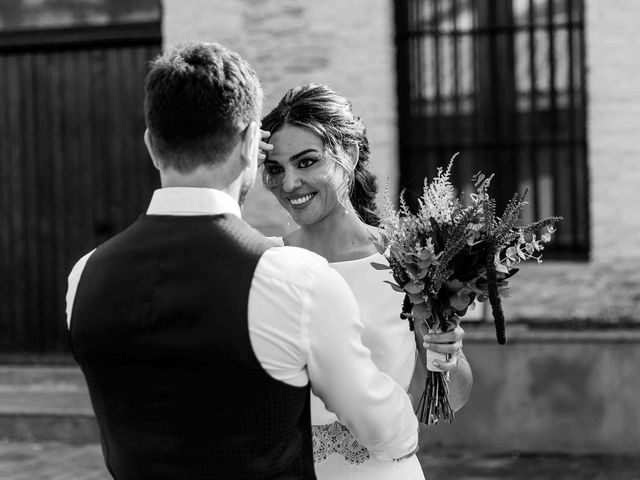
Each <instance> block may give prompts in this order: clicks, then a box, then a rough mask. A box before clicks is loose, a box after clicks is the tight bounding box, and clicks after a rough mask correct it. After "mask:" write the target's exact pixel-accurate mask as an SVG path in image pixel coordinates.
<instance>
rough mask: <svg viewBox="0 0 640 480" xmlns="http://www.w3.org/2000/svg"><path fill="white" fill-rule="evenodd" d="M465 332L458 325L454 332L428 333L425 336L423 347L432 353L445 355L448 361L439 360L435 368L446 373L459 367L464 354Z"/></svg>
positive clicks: (435, 363)
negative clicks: (459, 361)
mask: <svg viewBox="0 0 640 480" xmlns="http://www.w3.org/2000/svg"><path fill="white" fill-rule="evenodd" d="M463 337H464V330H463V329H462V327H461V326H460V325H459V324H458V325H457V326H456V327H455V328H454V329H453V330H451V331H449V332H445V333H426V334H425V335H424V336H423V347H424V348H426V349H427V350H431V351H432V352H438V353H444V354H446V355H447V360H437V361H435V362H434V366H436V367H438V368H440V369H442V370H444V371H445V372H447V371H450V370H453V369H454V368H455V367H456V366H457V365H458V359H459V358H460V354H461V353H462V338H463Z"/></svg>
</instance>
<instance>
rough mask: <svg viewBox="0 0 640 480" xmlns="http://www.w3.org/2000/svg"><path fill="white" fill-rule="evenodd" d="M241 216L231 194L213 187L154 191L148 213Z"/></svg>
mask: <svg viewBox="0 0 640 480" xmlns="http://www.w3.org/2000/svg"><path fill="white" fill-rule="evenodd" d="M222 213H231V214H233V215H236V216H237V217H240V216H241V214H240V206H239V205H238V202H237V201H236V200H234V199H233V197H231V196H230V195H229V194H227V193H225V192H223V191H221V190H214V189H212V188H195V187H169V188H160V189H158V190H156V191H155V192H153V197H152V198H151V202H150V203H149V208H148V209H147V215H219V214H222Z"/></svg>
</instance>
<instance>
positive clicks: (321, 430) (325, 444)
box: [311, 422, 371, 465]
mask: <svg viewBox="0 0 640 480" xmlns="http://www.w3.org/2000/svg"><path fill="white" fill-rule="evenodd" d="M311 431H312V433H313V462H314V463H316V464H318V463H322V462H324V461H325V460H326V459H327V458H328V457H329V456H330V455H332V454H334V453H336V454H338V455H341V456H342V457H343V458H344V459H345V460H346V461H347V462H348V463H350V464H352V465H359V464H361V463H364V462H366V461H367V460H368V459H369V458H371V456H370V455H369V450H367V448H366V447H365V446H364V445H362V444H361V443H360V442H358V441H357V440H356V439H355V438H354V436H353V435H352V434H351V432H350V431H349V429H348V428H347V427H345V426H344V425H342V424H341V423H339V422H334V423H330V424H328V425H312V427H311Z"/></svg>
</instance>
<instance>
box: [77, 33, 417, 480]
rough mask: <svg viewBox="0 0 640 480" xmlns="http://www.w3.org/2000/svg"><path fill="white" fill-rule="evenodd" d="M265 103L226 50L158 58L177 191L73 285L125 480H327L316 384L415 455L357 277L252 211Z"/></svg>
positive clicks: (190, 47) (409, 420)
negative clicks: (369, 339)
mask: <svg viewBox="0 0 640 480" xmlns="http://www.w3.org/2000/svg"><path fill="white" fill-rule="evenodd" d="M262 96H263V94H262V89H261V87H260V83H259V81H258V78H257V77H256V74H255V73H254V71H253V70H252V69H251V67H250V66H249V65H248V64H247V62H245V61H244V60H243V59H242V58H241V57H240V56H239V55H237V54H236V53H234V52H232V51H230V50H228V49H226V48H224V47H222V46H221V45H218V44H195V43H192V44H183V45H179V46H177V47H175V48H172V49H170V50H169V51H167V52H166V53H165V54H164V55H162V56H161V57H159V58H158V59H156V60H155V62H154V63H153V64H152V67H151V71H150V72H149V74H148V77H147V80H146V84H145V117H146V123H147V131H146V132H145V137H144V140H145V143H146V145H147V147H148V150H149V153H150V155H151V158H152V160H153V163H154V165H155V166H156V167H157V169H158V170H159V172H160V178H161V182H162V188H161V189H159V190H157V191H156V192H155V193H154V195H153V198H152V199H151V203H150V205H149V208H148V210H147V212H146V214H145V215H142V216H141V217H140V218H139V219H138V220H137V221H136V222H135V223H134V224H133V225H131V226H130V227H129V228H127V229H126V230H125V231H124V232H122V233H120V234H119V235H116V236H115V237H114V238H112V239H111V240H109V241H107V242H106V243H104V244H102V245H100V246H99V247H98V248H97V249H96V250H94V251H93V252H91V253H89V254H87V255H85V256H84V257H83V258H82V259H81V260H80V261H79V262H78V263H77V264H76V266H75V267H74V268H73V270H72V272H71V274H70V276H69V290H68V293H67V314H68V321H69V325H70V342H71V347H72V351H73V354H74V356H75V358H76V360H77V362H78V363H79V364H80V366H81V367H82V371H83V373H84V375H85V378H86V380H87V384H88V386H89V392H90V394H91V401H92V405H93V409H94V411H95V414H96V417H97V420H98V424H99V426H100V431H101V435H102V448H103V452H104V458H105V462H106V465H107V467H108V469H109V471H110V472H111V474H112V475H113V477H114V478H115V479H117V480H129V479H180V480H182V479H218V478H219V479H313V478H315V475H314V471H313V458H312V446H311V427H310V413H309V390H310V387H311V388H312V389H313V391H314V392H315V393H316V394H317V395H318V396H320V397H321V398H322V399H323V400H324V402H325V403H326V405H327V407H328V408H329V409H330V410H332V411H334V412H336V414H337V415H338V417H339V418H340V420H341V422H343V423H344V424H345V425H347V426H348V427H349V428H350V429H351V430H352V432H353V433H354V435H355V436H356V437H357V438H358V439H359V440H360V441H361V442H362V443H363V444H365V445H366V446H367V447H368V448H369V449H370V451H371V452H372V454H373V455H375V456H377V457H379V458H381V459H395V458H401V457H404V456H407V455H409V454H411V453H412V452H414V450H415V449H416V445H417V429H418V424H417V421H416V417H415V415H414V413H413V411H412V408H411V404H410V402H409V399H408V397H407V395H406V394H405V392H404V391H403V390H402V389H401V388H400V387H399V386H398V385H397V384H395V383H394V382H393V381H392V380H391V379H390V377H388V376H386V375H384V374H382V373H380V372H379V371H378V370H377V368H376V367H375V366H374V364H373V363H372V362H371V359H370V353H369V351H368V350H367V349H366V348H365V347H363V346H362V344H361V341H360V332H361V328H362V327H361V324H360V323H359V320H358V307H357V304H356V302H355V299H354V298H353V296H352V294H351V292H350V290H349V288H348V287H347V284H346V283H345V282H344V280H343V279H342V277H340V275H339V274H338V273H336V272H335V271H333V270H332V269H331V268H330V267H329V266H328V264H327V262H326V261H325V260H324V259H322V258H321V257H319V256H317V255H315V254H313V253H311V252H308V251H305V250H302V249H297V248H293V247H274V248H270V244H269V243H268V242H267V240H265V238H264V237H263V236H262V235H261V234H259V233H258V232H257V231H255V230H253V229H252V228H251V227H250V226H249V225H247V224H246V223H245V222H244V221H242V219H241V218H240V207H239V204H242V201H243V199H244V197H245V195H246V193H247V191H248V190H249V188H250V187H251V185H252V184H253V182H254V179H255V175H256V170H257V161H258V151H259V149H258V146H259V142H260V130H259V119H260V114H261V108H262Z"/></svg>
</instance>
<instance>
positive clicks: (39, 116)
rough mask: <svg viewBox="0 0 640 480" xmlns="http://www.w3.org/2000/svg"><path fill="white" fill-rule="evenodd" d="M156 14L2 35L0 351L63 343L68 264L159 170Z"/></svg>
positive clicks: (128, 215)
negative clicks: (148, 108) (149, 133)
mask: <svg viewBox="0 0 640 480" xmlns="http://www.w3.org/2000/svg"><path fill="white" fill-rule="evenodd" d="M160 45H161V37H160V28H159V25H152V26H149V25H145V26H128V27H127V28H126V29H122V28H113V27H103V28H91V29H89V28H85V29H66V30H56V31H49V32H42V31H39V32H37V34H35V33H33V32H32V34H20V35H7V34H2V36H0V132H1V133H0V135H1V142H0V332H1V333H0V352H1V353H7V352H34V353H47V352H64V351H67V349H68V346H67V334H66V321H65V292H66V287H67V275H68V274H69V271H70V269H71V267H72V266H73V264H74V263H75V262H76V261H77V260H78V258H79V257H80V256H82V255H83V254H84V253H86V252H88V251H90V250H92V249H93V248H95V247H96V246H97V245H98V244H100V243H101V242H103V241H105V240H106V239H108V238H109V237H111V236H112V235H114V234H115V233H117V232H119V231H121V230H122V229H123V228H125V227H126V226H127V225H128V224H129V223H130V222H131V221H133V220H134V219H135V218H136V217H137V216H138V215H140V214H141V213H142V212H143V211H144V209H145V207H146V205H147V202H148V199H149V197H150V194H151V192H152V191H153V189H154V188H156V187H157V186H158V180H157V174H156V172H155V170H154V168H153V166H152V164H151V161H150V159H149V157H148V154H147V153H146V150H145V147H144V143H143V133H144V117H143V82H144V77H145V74H146V70H147V62H148V60H151V59H152V58H154V57H155V56H156V55H157V54H158V53H159V52H160Z"/></svg>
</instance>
